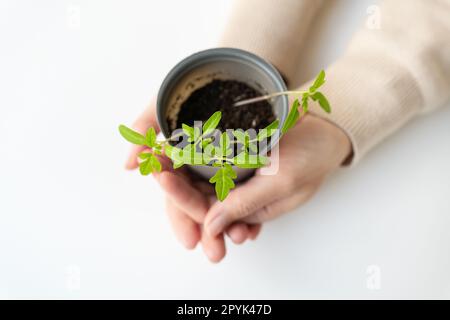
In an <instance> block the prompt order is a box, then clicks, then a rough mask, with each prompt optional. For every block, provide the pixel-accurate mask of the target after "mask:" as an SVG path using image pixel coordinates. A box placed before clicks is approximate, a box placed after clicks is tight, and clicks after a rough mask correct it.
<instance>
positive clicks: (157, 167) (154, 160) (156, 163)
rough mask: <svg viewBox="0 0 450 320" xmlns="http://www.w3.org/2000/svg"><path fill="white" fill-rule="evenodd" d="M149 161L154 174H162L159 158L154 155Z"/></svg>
mask: <svg viewBox="0 0 450 320" xmlns="http://www.w3.org/2000/svg"><path fill="white" fill-rule="evenodd" d="M149 161H150V165H151V166H152V172H161V169H162V167H161V162H159V160H158V158H157V157H156V156H155V155H154V154H152V155H151V157H150V159H149Z"/></svg>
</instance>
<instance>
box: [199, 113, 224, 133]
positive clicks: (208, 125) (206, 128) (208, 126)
mask: <svg viewBox="0 0 450 320" xmlns="http://www.w3.org/2000/svg"><path fill="white" fill-rule="evenodd" d="M221 118H222V112H220V111H216V112H214V113H213V115H212V116H211V117H209V119H208V120H206V122H205V123H204V124H203V134H204V135H207V134H209V133H211V132H212V131H213V130H214V129H215V128H217V125H218V124H219V122H220V119H221Z"/></svg>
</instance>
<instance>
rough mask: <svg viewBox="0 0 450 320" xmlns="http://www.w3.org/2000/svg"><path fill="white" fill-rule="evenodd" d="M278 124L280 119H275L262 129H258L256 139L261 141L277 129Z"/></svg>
mask: <svg viewBox="0 0 450 320" xmlns="http://www.w3.org/2000/svg"><path fill="white" fill-rule="evenodd" d="M279 125H280V120H278V119H277V120H275V121H274V122H272V123H271V124H269V125H268V126H267V127H265V128H264V129H262V130H259V132H258V136H257V139H258V141H262V140H264V139H266V138H268V137H271V136H272V135H273V134H274V133H275V132H276V130H277V129H278V126H279Z"/></svg>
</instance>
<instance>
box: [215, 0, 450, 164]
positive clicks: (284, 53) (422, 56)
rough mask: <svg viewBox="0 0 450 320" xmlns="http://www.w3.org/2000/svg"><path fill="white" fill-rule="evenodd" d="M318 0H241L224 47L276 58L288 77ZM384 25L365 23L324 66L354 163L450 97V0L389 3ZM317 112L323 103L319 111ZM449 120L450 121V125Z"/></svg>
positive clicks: (386, 0)
mask: <svg viewBox="0 0 450 320" xmlns="http://www.w3.org/2000/svg"><path fill="white" fill-rule="evenodd" d="M326 4H327V1H320V0H237V1H236V3H235V5H234V9H233V11H232V14H231V17H230V20H229V23H228V25H227V28H226V30H225V32H224V35H223V37H222V39H221V42H220V45H221V46H228V47H237V48H242V49H245V50H248V51H251V52H254V53H256V54H258V55H260V56H262V57H264V58H266V59H267V60H268V61H270V62H272V63H273V64H274V65H275V66H276V67H277V68H278V69H279V70H280V72H281V73H282V74H283V76H284V77H285V78H286V79H287V80H288V82H289V80H290V79H293V78H295V75H294V73H295V71H296V70H297V68H295V65H296V63H298V61H299V59H301V51H302V46H303V43H304V41H303V40H304V39H305V35H306V34H307V32H308V27H309V25H310V23H311V21H312V19H313V18H314V16H315V14H316V13H317V12H318V10H319V9H320V8H321V6H323V5H326ZM379 16H380V18H381V19H380V28H379V29H369V28H367V27H363V28H361V29H360V30H359V31H358V32H357V33H356V35H355V36H354V37H353V39H352V41H351V43H350V45H349V47H348V49H347V50H346V52H345V53H344V54H343V56H342V57H341V58H340V59H338V61H336V62H335V63H334V64H332V65H331V66H330V67H329V68H328V69H327V70H326V74H327V83H326V84H325V85H324V87H323V90H322V91H323V92H324V93H325V94H326V96H327V97H328V98H329V100H330V103H331V106H332V109H333V112H332V113H331V114H330V115H326V114H325V113H320V111H317V112H318V114H319V115H320V116H322V117H326V118H327V119H329V120H330V121H332V122H334V123H335V124H336V125H338V126H339V127H341V128H342V129H343V130H344V131H345V132H346V133H347V135H348V136H349V138H350V140H351V141H352V144H353V162H356V161H358V160H359V159H360V158H361V156H362V155H364V154H365V153H366V152H367V151H368V150H370V149H371V148H372V147H373V146H374V145H376V144H377V143H378V142H380V141H381V140H382V139H384V138H385V137H387V136H388V135H389V134H391V133H392V132H394V131H395V130H397V129H398V128H399V127H401V126H402V125H403V124H404V123H406V122H407V121H408V120H410V119H411V118H413V117H414V116H416V115H419V114H423V113H425V112H427V111H430V110H433V109H435V108H438V107H440V106H442V105H443V104H445V103H446V102H447V101H449V100H450V0H384V1H383V2H382V3H381V5H380V15H379ZM314 110H318V108H314ZM449 125H450V123H449Z"/></svg>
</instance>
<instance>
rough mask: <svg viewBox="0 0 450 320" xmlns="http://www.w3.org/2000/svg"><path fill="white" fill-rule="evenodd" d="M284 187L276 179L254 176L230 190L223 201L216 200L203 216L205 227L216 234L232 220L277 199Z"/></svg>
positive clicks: (212, 234) (239, 218)
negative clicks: (204, 216)
mask: <svg viewBox="0 0 450 320" xmlns="http://www.w3.org/2000/svg"><path fill="white" fill-rule="evenodd" d="M285 189H286V188H284V186H282V185H279V183H278V182H277V180H276V179H271V177H267V176H255V177H253V178H251V179H250V180H248V181H247V182H245V183H243V184H242V185H240V186H238V187H237V188H236V189H234V190H232V191H231V192H230V194H229V195H228V197H227V198H226V199H225V200H224V201H223V202H216V203H215V204H214V205H213V206H212V207H211V208H210V209H209V211H208V213H207V215H206V218H205V228H206V232H208V233H209V234H210V235H211V236H215V235H218V234H219V233H221V232H223V231H224V230H225V228H226V227H227V226H228V225H230V224H231V223H232V222H234V221H237V220H241V219H243V218H245V217H247V216H248V215H250V214H253V213H254V212H256V211H257V210H259V209H261V208H263V207H264V206H265V205H267V204H269V203H271V202H273V201H275V200H278V199H279V198H280V197H281V196H282V195H283V191H284V190H285Z"/></svg>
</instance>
